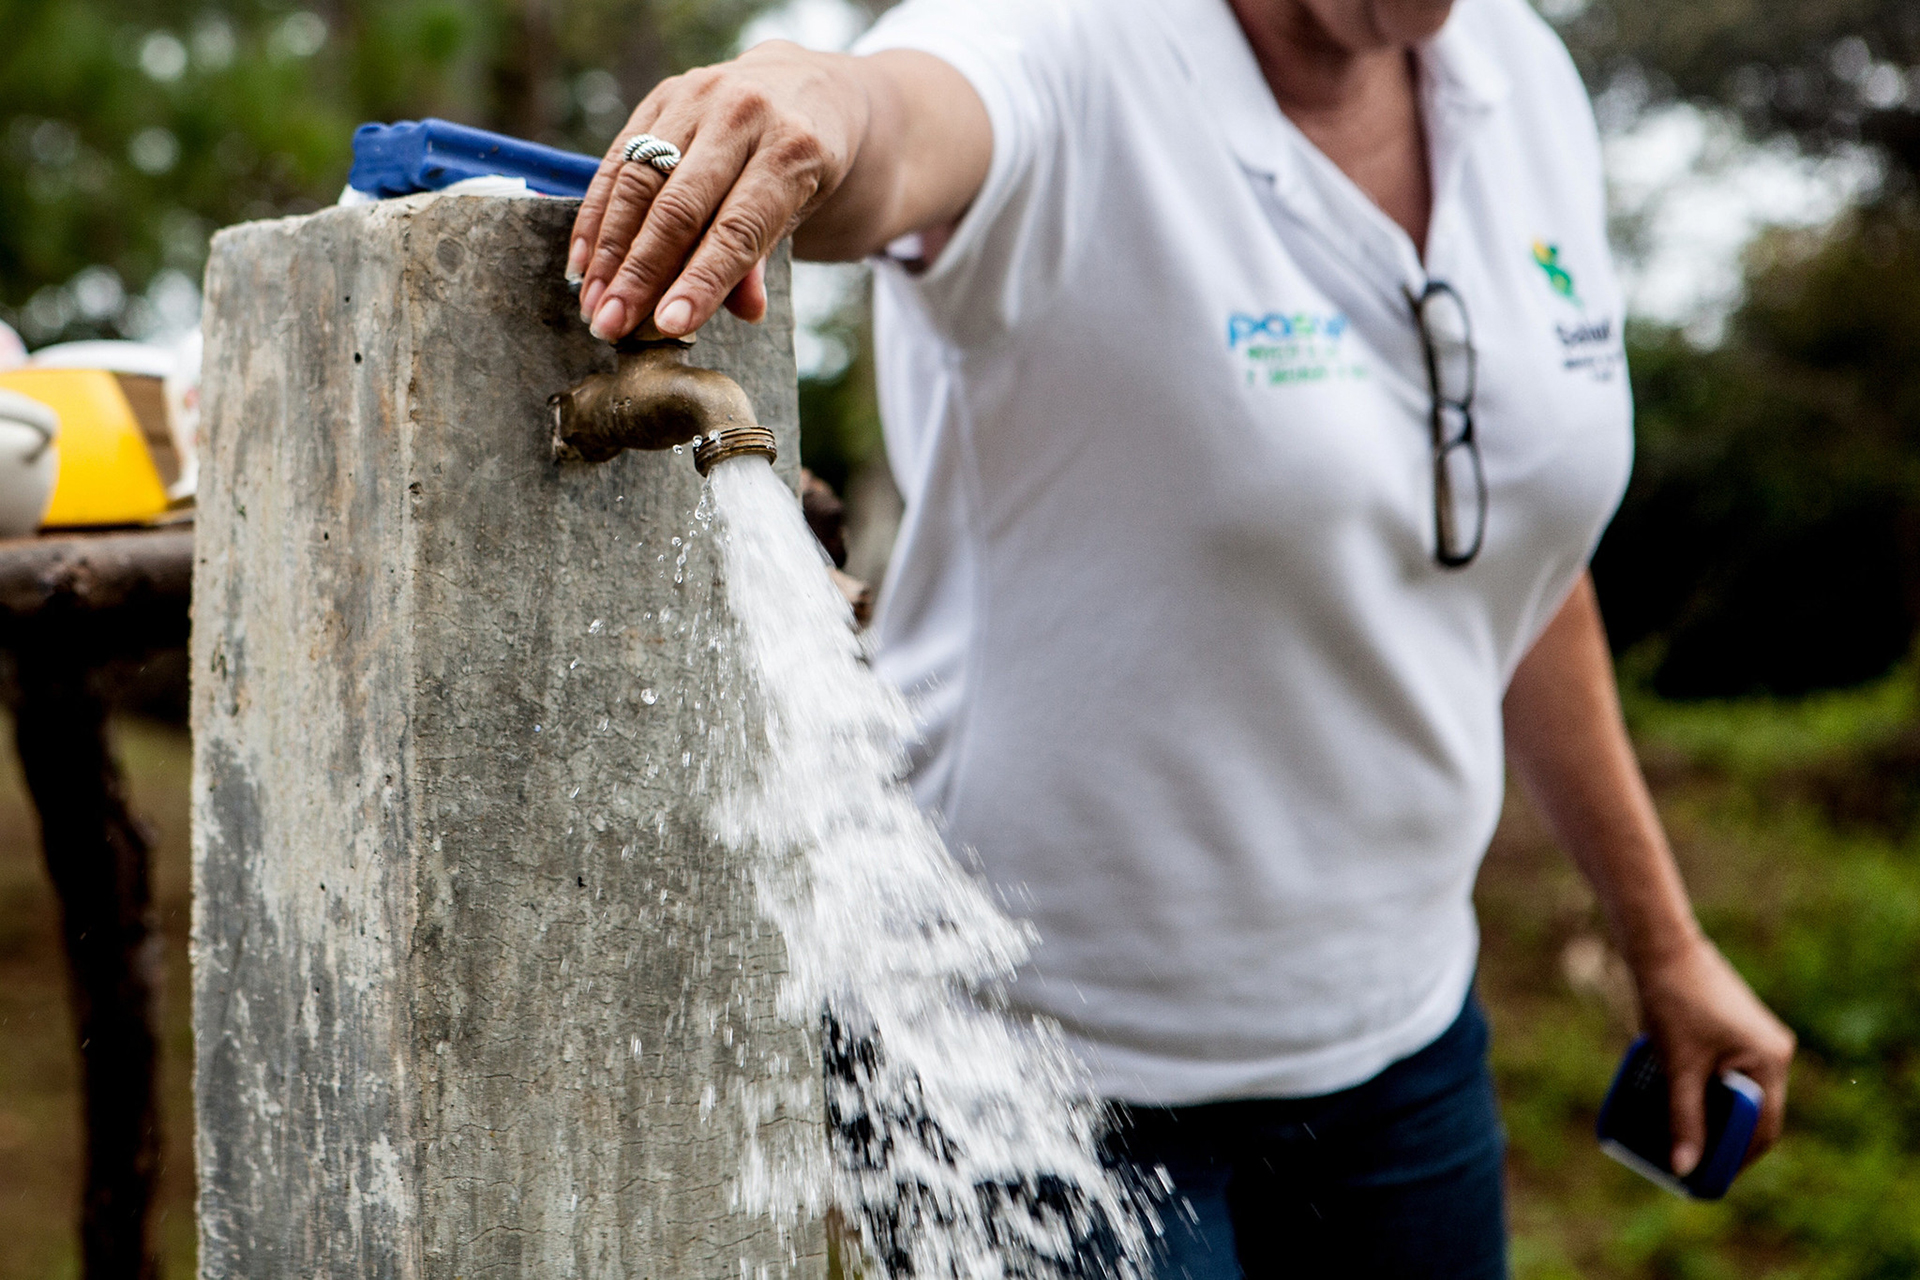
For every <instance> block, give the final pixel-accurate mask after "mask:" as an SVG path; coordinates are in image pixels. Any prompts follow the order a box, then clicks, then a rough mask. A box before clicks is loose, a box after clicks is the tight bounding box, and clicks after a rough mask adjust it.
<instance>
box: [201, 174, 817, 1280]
mask: <svg viewBox="0 0 1920 1280" xmlns="http://www.w3.org/2000/svg"><path fill="white" fill-rule="evenodd" d="M571 218H572V206H571V205H570V204H564V203H562V202H558V201H539V200H497V199H478V198H471V197H467V198H462V197H421V198H415V199H411V200H405V201H392V202H388V203H385V204H381V205H377V206H372V207H368V208H360V209H339V210H329V211H327V212H324V213H320V214H316V215H314V216H312V217H309V218H301V219H290V220H286V221H280V222H271V223H260V224H254V225H250V226H246V227H241V228H237V229H235V230H232V231H228V232H225V233H223V234H222V235H221V236H219V237H218V238H217V239H216V240H215V242H214V250H213V257H212V261H211V264H210V266H209V268H208V292H207V315H208V347H207V361H206V368H207V380H206V402H207V414H206V441H205V444H204V447H203V461H202V471H201V484H200V492H201V495H202V496H201V509H200V517H199V533H198V551H197V565H196V570H195V580H194V604H195V616H194V636H193V660H194V693H193V721H194V739H195V782H194V785H195V804H194V817H195V832H194V876H195V881H194V895H195V921H194V930H195V934H194V1029H195V1034H196V1037H197V1043H198V1065H197V1079H196V1093H197V1099H198V1106H199V1167H200V1188H201V1190H200V1196H201V1202H200V1214H201V1264H200V1265H201V1274H202V1275H203V1276H205V1277H209V1278H210V1280H211V1278H214V1277H219V1278H221V1280H225V1278H228V1277H232V1278H235V1280H240V1278H245V1280H269V1278H272V1277H283V1276H284V1277H300V1278H302V1280H307V1278H326V1277H335V1278H339V1280H345V1278H347V1277H353V1278H355V1280H371V1278H375V1277H435V1278H438V1277H445V1278H448V1280H451V1278H452V1277H456V1276H458V1277H467V1278H469V1280H478V1277H482V1276H486V1277H517V1276H527V1277H533V1276H539V1277H542V1278H543V1280H545V1278H552V1277H572V1276H577V1277H614V1276H618V1277H623V1278H624V1277H633V1278H636V1280H639V1278H645V1277H652V1278H655V1280H688V1278H693V1277H714V1278H715V1280H719V1278H720V1277H726V1278H727V1280H738V1278H739V1277H741V1276H742V1275H743V1274H755V1273H759V1272H760V1270H761V1268H762V1267H765V1268H767V1269H768V1270H767V1271H766V1272H765V1274H769V1275H773V1276H778V1275H782V1274H811V1273H814V1272H817V1271H822V1270H824V1264H823V1261H822V1259H823V1256H824V1246H823V1243H822V1240H821V1236H820V1233H819V1230H818V1228H817V1227H816V1226H813V1225H804V1224H803V1225H802V1226H800V1227H799V1228H797V1229H795V1230H792V1231H787V1232H785V1233H784V1234H783V1233H780V1232H776V1230H775V1229H774V1228H773V1227H772V1226H771V1225H770V1224H769V1223H768V1222H766V1221H765V1220H764V1219H761V1218H758V1217H755V1216H753V1215H751V1214H749V1213H747V1212H745V1211H744V1210H741V1209H739V1208H737V1207H735V1206H734V1204H733V1197H734V1185H733V1183H734V1178H735V1175H736V1172H737V1171H738V1169H739V1167H740V1156H741V1147H742V1143H743V1141H744V1138H743V1125H742V1124H741V1123H740V1122H739V1121H738V1120H737V1118H736V1117H737V1108H734V1107H732V1106H731V1105H730V1102H729V1099H730V1098H734V1097H737V1096H739V1095H740V1094H741V1093H742V1091H743V1090H744V1091H747V1092H752V1091H754V1090H755V1089H756V1088H758V1087H759V1086H760V1085H762V1084H764V1083H765V1082H767V1081H774V1082H776V1083H777V1082H782V1081H784V1082H785V1084H786V1085H787V1086H788V1087H789V1088H798V1089H800V1090H801V1091H802V1092H803V1093H804V1095H805V1096H804V1100H802V1101H799V1102H796V1103H792V1104H790V1109H789V1110H788V1111H786V1112H784V1113H783V1114H782V1117H781V1118H780V1119H777V1120H776V1121H775V1122H774V1124H775V1126H776V1128H778V1127H781V1126H784V1127H785V1132H786V1136H787V1137H788V1138H792V1137H794V1136H795V1134H796V1133H798V1134H801V1135H805V1134H806V1133H807V1131H806V1130H805V1129H799V1130H796V1129H795V1128H794V1126H811V1125H815V1124H817V1123H818V1113H817V1107H818V1102H817V1099H818V1096H819V1091H818V1088H817V1086H816V1085H815V1084H814V1083H813V1082H814V1080H815V1078H816V1074H815V1073H816V1071H817V1058H816V1056H815V1050H814V1048H813V1047H812V1046H811V1045H810V1043H809V1037H808V1036H807V1035H805V1034H804V1033H802V1032H801V1031H799V1030H796V1029H794V1028H792V1027H789V1026H786V1025H783V1024H781V1023H779V1022H778V1021H777V1020H776V1019H775V1017H774V1015H773V1012H772V999H773V989H774V985H775V984H776V982H777V981H778V977H779V973H780V971H781V968H782V965H783V963H784V959H783V954H782V952H781V949H780V946H779V943H778V940H777V938H775V937H773V936H771V935H770V934H769V932H768V931H767V930H766V928H765V927H764V926H761V925H759V924H758V923H757V921H756V919H755V913H754V911H753V907H752V890H751V886H750V884H749V883H748V882H747V879H746V876H745V869H744V868H743V867H742V866H740V865H738V863H737V861H736V860H735V859H733V858H732V857H731V856H730V855H728V854H726V853H725V852H723V851H722V850H721V849H720V848H719V846H718V845H717V844H716V842H715V841H714V840H713V839H712V838H711V836H710V835H709V833H708V832H707V830H706V828H705V810H706V805H707V798H706V797H705V796H704V795H703V794H701V786H700V781H701V777H702V766H703V764H704V759H703V752H702V750H701V746H700V744H701V741H702V734H703V733H704V732H707V731H708V730H710V729H711V727H712V726H711V723H710V717H712V716H713V713H714V707H713V701H712V692H711V688H710V685H711V683H712V673H713V670H714V667H715V663H716V661H717V659H716V658H715V655H714V654H713V652H712V651H711V649H710V648H709V647H707V645H706V643H705V638H704V636H703V634H702V628H701V627H699V626H698V625H696V620H697V619H699V618H700V617H702V616H703V615H704V614H705V612H706V611H707V610H708V608H709V607H710V606H712V607H715V608H717V607H719V597H718V595H717V594H716V586H717V584H716V581H715V577H716V572H717V569H716V563H715V558H714V556H713V554H712V548H711V545H710V540H709V539H706V538H703V537H691V538H690V537H689V536H688V535H689V534H690V533H691V532H692V531H693V530H694V528H695V520H694V515H693V513H694V508H695V505H696V502H697V499H698V495H699V488H700V482H699V478H698V477H697V475H696V474H695V472H694V469H693V467H692V465H691V462H690V459H689V458H688V457H686V456H684V455H682V456H674V455H672V454H634V453H628V454H624V455H622V456H621V457H619V458H617V459H615V460H614V461H612V462H609V463H605V464H599V465H589V464H583V463H572V464H567V465H565V466H556V464H555V463H554V462H553V461H552V460H551V456H550V452H549V444H548V438H549V431H548V424H547V417H546V408H545V404H544V401H545V398H546V396H547V395H548V394H549V393H551V392H553V391H557V390H560V389H561V388H563V387H566V386H568V385H571V384H572V383H573V382H574V381H575V380H577V379H578V378H579V377H580V376H582V375H584V374H585V373H587V372H589V371H590V370H592V369H595V368H599V367H605V366H606V365H608V364H610V362H611V360H610V357H611V353H610V351H609V350H608V348H606V347H605V346H603V345H602V344H600V343H598V342H595V341H594V340H593V339H592V338H591V337H589V336H588V335H587V333H586V332H585V329H584V327H583V326H582V325H581V324H580V323H579V321H578V319H577V318H576V312H575V303H574V301H573V298H572V296H571V294H570V293H569V292H568V290H567V289H566V288H565V286H564V284H563V283H562V280H561V271H562V260H563V257H564V252H565V245H566V230H567V227H568V225H569V223H570V221H571ZM769 284H770V286H771V290H772V292H773V295H774V299H775V305H774V310H773V316H774V318H773V319H770V320H769V321H768V322H767V323H766V324H765V325H763V326H746V325H742V324H738V323H736V322H734V321H732V320H731V318H722V319H721V320H718V321H716V322H715V323H713V324H711V325H709V326H708V327H707V330H706V331H705V332H703V334H702V335H701V340H700V343H699V345H698V346H697V347H696V348H695V351H694V359H695V361H696V362H698V363H702V364H708V365H711V366H713V367H718V368H722V369H724V370H725V371H727V372H729V373H731V374H733V375H734V376H735V377H737V378H738V379H739V380H740V381H741V382H742V383H743V384H744V385H745V387H746V389H747V391H748V392H749V394H750V395H751V396H752V397H753V400H754V403H755V406H756V408H757V409H758V411H759V413H760V416H761V421H762V422H763V423H765V424H767V425H769V426H772V427H773V428H774V429H775V430H776V432H777V433H778V434H779V438H780V442H781V452H782V455H783V464H782V466H783V469H785V470H788V472H789V474H791V468H792V467H793V466H794V464H795V461H796V460H797V458H798V456H799V450H798V438H797V427H796V422H797V407H796V403H795V395H794V379H793V356H792V329H791V312H790V307H789V305H788V297H787V271H786V266H785V259H784V257H782V258H781V259H780V260H778V261H777V262H776V264H775V266H774V269H773V270H772V271H771V272H770V280H769ZM683 540H684V541H683ZM743 1265H744V1266H745V1268H746V1271H744V1272H743V1269H742V1268H743Z"/></svg>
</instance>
